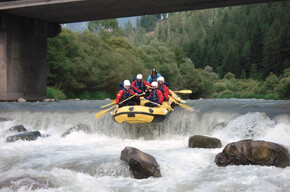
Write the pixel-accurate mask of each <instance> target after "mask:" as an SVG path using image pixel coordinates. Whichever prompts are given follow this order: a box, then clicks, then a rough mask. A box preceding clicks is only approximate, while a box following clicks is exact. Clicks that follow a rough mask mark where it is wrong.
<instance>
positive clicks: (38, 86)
mask: <svg viewBox="0 0 290 192" xmlns="http://www.w3.org/2000/svg"><path fill="white" fill-rule="evenodd" d="M273 1H275V0H255V1H254V0H9V1H5V0H1V1H0V101H3V100H4V101H11V100H17V99H18V98H20V97H23V98H25V99H27V100H40V99H43V98H45V97H46V50H47V43H46V42H47V38H48V37H53V36H55V35H57V34H58V33H59V32H60V25H59V24H60V23H70V22H79V21H88V20H102V19H110V18H119V17H129V16H137V15H149V14H157V13H169V12H176V11H186V10H197V9H206V8H215V7H226V6H235V5H245V4H253V3H264V2H273Z"/></svg>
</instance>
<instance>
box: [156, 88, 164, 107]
mask: <svg viewBox="0 0 290 192" xmlns="http://www.w3.org/2000/svg"><path fill="white" fill-rule="evenodd" d="M157 97H158V98H159V101H158V103H160V104H162V102H163V94H162V92H161V91H160V90H158V91H157Z"/></svg>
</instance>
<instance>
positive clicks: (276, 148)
mask: <svg viewBox="0 0 290 192" xmlns="http://www.w3.org/2000/svg"><path fill="white" fill-rule="evenodd" d="M215 163H216V164H217V165H218V166H227V165H249V164H251V165H266V166H276V167H286V166H290V155H289V153H288V150H287V149H286V148H284V147H282V146H281V145H278V144H276V143H272V142H266V141H259V140H257V141H254V140H242V141H237V142H233V143H229V144H228V145H227V146H226V147H225V148H224V149H223V151H222V152H221V153H219V154H218V155H217V156H216V158H215Z"/></svg>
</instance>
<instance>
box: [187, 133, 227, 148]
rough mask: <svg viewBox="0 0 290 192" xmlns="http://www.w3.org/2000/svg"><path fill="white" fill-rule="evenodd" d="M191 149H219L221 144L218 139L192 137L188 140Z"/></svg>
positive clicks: (200, 136) (199, 136)
mask: <svg viewBox="0 0 290 192" xmlns="http://www.w3.org/2000/svg"><path fill="white" fill-rule="evenodd" d="M188 147H191V148H221V147H222V143H221V141H220V140H219V139H218V138H214V137H206V136H202V135H194V136H191V137H190V138H189V139H188Z"/></svg>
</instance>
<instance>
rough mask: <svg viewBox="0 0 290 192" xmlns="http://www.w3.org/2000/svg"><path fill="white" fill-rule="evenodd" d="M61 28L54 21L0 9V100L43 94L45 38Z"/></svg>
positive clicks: (27, 98) (44, 94) (26, 97)
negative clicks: (25, 16) (8, 12)
mask: <svg viewBox="0 0 290 192" xmlns="http://www.w3.org/2000/svg"><path fill="white" fill-rule="evenodd" d="M60 31H61V27H60V25H59V24H56V23H48V22H45V21H39V20H34V19H28V18H23V17H18V16H13V15H9V14H5V13H0V101H13V100H17V99H18V98H20V97H22V98H25V99H26V100H31V101H33V100H40V99H43V98H45V97H46V71H47V68H46V61H47V56H46V55H47V54H46V51H47V38H48V37H54V36H56V35H57V34H58V33H59V32H60Z"/></svg>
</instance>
